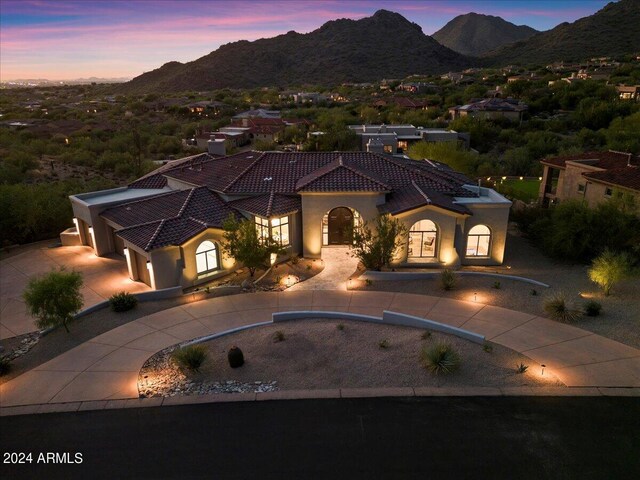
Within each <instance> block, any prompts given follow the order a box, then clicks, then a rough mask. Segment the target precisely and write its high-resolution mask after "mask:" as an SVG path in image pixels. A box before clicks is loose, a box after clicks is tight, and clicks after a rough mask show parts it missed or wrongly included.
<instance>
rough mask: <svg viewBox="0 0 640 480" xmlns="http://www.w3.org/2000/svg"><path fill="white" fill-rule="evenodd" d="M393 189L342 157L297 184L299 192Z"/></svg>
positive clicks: (382, 190) (381, 190)
mask: <svg viewBox="0 0 640 480" xmlns="http://www.w3.org/2000/svg"><path fill="white" fill-rule="evenodd" d="M390 190H391V187H390V186H389V185H387V184H386V183H385V182H384V180H382V179H381V178H379V177H377V176H376V175H373V174H371V173H370V172H365V171H362V170H361V169H359V168H358V166H357V165H356V164H355V163H354V162H350V161H348V160H347V161H345V160H344V159H343V158H342V155H340V156H338V158H336V159H335V160H334V161H332V162H331V163H327V164H326V165H324V166H322V167H320V168H318V169H316V170H314V171H313V172H311V173H310V174H308V175H305V176H304V177H302V178H301V179H300V180H298V181H297V182H296V191H298V192H345V191H348V192H354V191H356V192H358V191H359V192H385V191H390Z"/></svg>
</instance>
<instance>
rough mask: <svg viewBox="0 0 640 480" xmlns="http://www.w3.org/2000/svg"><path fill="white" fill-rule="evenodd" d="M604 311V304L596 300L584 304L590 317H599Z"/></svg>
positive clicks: (585, 311) (586, 313)
mask: <svg viewBox="0 0 640 480" xmlns="http://www.w3.org/2000/svg"><path fill="white" fill-rule="evenodd" d="M601 312H602V304H601V303H600V302H596V301H595V300H589V301H588V302H587V303H585V304H584V313H585V315H587V316H589V317H597V316H598V315H600V313H601Z"/></svg>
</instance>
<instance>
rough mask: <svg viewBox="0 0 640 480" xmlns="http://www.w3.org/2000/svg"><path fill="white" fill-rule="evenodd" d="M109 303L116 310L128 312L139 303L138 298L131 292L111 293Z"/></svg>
mask: <svg viewBox="0 0 640 480" xmlns="http://www.w3.org/2000/svg"><path fill="white" fill-rule="evenodd" d="M109 304H110V305H111V310H113V311H114V312H126V311H127V310H131V309H132V308H134V307H135V306H136V305H137V304H138V299H137V298H136V297H135V296H134V295H132V294H130V293H129V292H118V293H114V294H113V295H111V297H110V298H109Z"/></svg>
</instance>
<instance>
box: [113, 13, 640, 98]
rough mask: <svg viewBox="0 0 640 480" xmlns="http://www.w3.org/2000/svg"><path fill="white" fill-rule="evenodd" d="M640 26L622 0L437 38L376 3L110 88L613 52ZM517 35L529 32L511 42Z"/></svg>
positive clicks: (496, 21)
mask: <svg viewBox="0 0 640 480" xmlns="http://www.w3.org/2000/svg"><path fill="white" fill-rule="evenodd" d="M638 25H640V1H639V0H619V1H617V2H613V3H609V4H608V5H606V6H605V7H604V8H603V9H601V10H600V11H598V12H596V13H595V14H593V15H591V16H588V17H584V18H581V19H579V20H577V21H575V22H573V23H563V24H560V25H558V26H557V27H555V28H553V29H551V30H548V31H546V32H538V33H536V31H535V30H533V29H532V28H529V27H526V26H517V25H513V24H511V23H509V22H506V21H505V20H502V19H501V18H498V17H491V16H487V15H478V14H474V13H471V14H467V15H462V16H459V17H456V18H454V19H453V20H452V21H451V22H449V23H448V24H447V25H445V27H443V28H442V29H441V30H440V31H438V32H436V33H435V34H434V37H435V39H434V38H432V37H430V36H428V35H425V34H424V33H423V32H422V29H421V27H420V26H419V25H417V24H415V23H412V22H410V21H409V20H407V19H406V18H404V17H403V16H402V15H400V14H398V13H394V12H390V11H387V10H379V11H378V12H376V13H375V14H374V15H373V16H371V17H366V18H363V19H360V20H349V19H339V20H333V21H330V22H327V23H325V24H324V25H322V26H321V27H320V28H318V29H317V30H314V31H312V32H310V33H307V34H300V33H297V32H294V31H290V32H288V33H286V34H284V35H279V36H276V37H273V38H266V39H260V40H256V41H254V42H249V41H246V40H242V41H238V42H233V43H229V44H226V45H223V46H221V47H220V48H218V49H217V50H215V51H213V52H211V53H209V54H208V55H205V56H204V57H201V58H199V59H197V60H194V61H192V62H188V63H180V62H169V63H166V64H164V65H163V66H162V67H160V68H158V69H156V70H153V71H151V72H147V73H144V74H142V75H140V76H138V77H136V78H134V79H133V80H131V81H130V82H127V83H124V84H122V85H120V86H118V87H117V89H118V90H119V91H120V92H123V93H146V92H177V91H185V90H212V89H217V88H225V87H231V88H255V87H262V86H280V87H286V86H294V85H298V86H299V85H314V84H315V85H335V84H339V83H343V82H374V81H378V80H381V79H382V78H404V77H407V76H409V75H412V74H422V75H426V74H438V73H442V72H447V71H460V70H462V69H464V68H468V67H474V66H504V65H507V64H521V65H526V64H532V63H537V64H545V63H551V62H553V61H557V60H565V61H571V60H584V59H588V58H591V57H594V56H612V55H613V56H617V55H622V54H630V53H638V52H640V28H638ZM519 36H520V37H522V36H527V37H528V38H526V39H525V40H520V41H518V38H517V37H519ZM436 39H439V40H440V41H441V42H442V43H444V45H442V44H441V43H438V41H436ZM513 42H515V43H513ZM448 47H450V48H448ZM491 49H493V50H491ZM454 50H456V51H454ZM489 50H491V51H489ZM463 53H465V54H463ZM466 53H469V54H474V55H482V57H481V58H479V57H474V56H470V55H466Z"/></svg>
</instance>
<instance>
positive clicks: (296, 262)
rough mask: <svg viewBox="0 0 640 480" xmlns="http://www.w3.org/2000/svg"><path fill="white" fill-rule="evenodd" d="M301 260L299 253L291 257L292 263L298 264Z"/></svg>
mask: <svg viewBox="0 0 640 480" xmlns="http://www.w3.org/2000/svg"><path fill="white" fill-rule="evenodd" d="M299 262H300V257H298V255H293V256H292V257H291V265H297V264H298V263H299Z"/></svg>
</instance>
